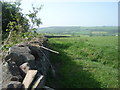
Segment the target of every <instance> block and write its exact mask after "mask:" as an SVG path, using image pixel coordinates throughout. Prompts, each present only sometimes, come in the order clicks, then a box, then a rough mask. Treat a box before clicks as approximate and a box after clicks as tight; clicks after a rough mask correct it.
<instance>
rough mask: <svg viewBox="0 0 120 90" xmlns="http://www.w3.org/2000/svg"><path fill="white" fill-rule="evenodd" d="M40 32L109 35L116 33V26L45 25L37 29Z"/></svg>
mask: <svg viewBox="0 0 120 90" xmlns="http://www.w3.org/2000/svg"><path fill="white" fill-rule="evenodd" d="M38 32H40V33H46V34H52V35H54V34H55V35H56V34H57V35H72V36H74V35H89V36H111V35H117V34H118V27H116V26H96V27H82V26H61V27H46V28H40V29H38Z"/></svg>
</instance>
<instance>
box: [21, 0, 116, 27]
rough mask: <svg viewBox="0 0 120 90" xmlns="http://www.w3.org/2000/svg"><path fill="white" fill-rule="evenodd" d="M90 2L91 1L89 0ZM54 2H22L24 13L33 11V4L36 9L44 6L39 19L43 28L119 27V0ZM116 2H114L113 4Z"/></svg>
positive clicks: (52, 0)
mask: <svg viewBox="0 0 120 90" xmlns="http://www.w3.org/2000/svg"><path fill="white" fill-rule="evenodd" d="M88 1H89V0H88ZM88 1H86V2H82V1H78V0H70V1H69V0H68V1H66V0H65V1H60V0H59V1H57V0H56V1H54V0H51V1H50V0H49V2H48V1H47V0H45V1H44V2H39V1H38V0H37V1H35V0H34V1H32V0H30V1H27V0H26V1H25V0H23V1H22V5H21V8H23V11H22V12H23V13H28V11H29V10H31V4H34V5H35V6H36V7H38V6H40V5H41V4H43V5H44V6H43V8H42V10H41V11H40V13H39V15H38V17H40V18H41V20H42V22H43V24H42V25H41V27H49V26H117V25H118V2H117V0H107V2H105V0H104V1H103V2H100V1H99V2H98V1H97V0H96V1H95V0H92V1H89V2H88ZM113 1H114V2H113Z"/></svg>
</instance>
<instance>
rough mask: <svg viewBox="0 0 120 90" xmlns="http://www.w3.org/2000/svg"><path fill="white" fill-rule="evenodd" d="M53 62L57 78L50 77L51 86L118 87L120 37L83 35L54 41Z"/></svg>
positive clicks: (49, 83)
mask: <svg viewBox="0 0 120 90" xmlns="http://www.w3.org/2000/svg"><path fill="white" fill-rule="evenodd" d="M49 48H51V49H53V50H56V51H58V52H60V54H59V55H56V54H54V53H51V55H50V60H51V62H52V64H53V66H54V68H55V70H56V78H52V76H50V75H49V77H48V78H47V81H46V82H47V84H48V85H49V86H51V87H54V88H117V87H118V69H117V68H118V37H116V36H93V37H88V36H81V37H70V38H50V39H49Z"/></svg>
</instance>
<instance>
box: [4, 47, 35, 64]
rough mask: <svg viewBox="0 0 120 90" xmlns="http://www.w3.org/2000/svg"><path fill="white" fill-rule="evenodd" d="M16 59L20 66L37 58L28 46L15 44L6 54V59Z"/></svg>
mask: <svg viewBox="0 0 120 90" xmlns="http://www.w3.org/2000/svg"><path fill="white" fill-rule="evenodd" d="M8 60H10V61H14V62H15V63H16V64H17V65H18V66H20V65H21V64H23V63H25V62H27V61H29V60H35V57H34V56H33V55H32V54H31V50H30V49H29V48H28V47H17V46H13V47H11V48H10V50H9V54H8V55H7V56H6V58H5V61H8Z"/></svg>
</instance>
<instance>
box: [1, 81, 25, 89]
mask: <svg viewBox="0 0 120 90" xmlns="http://www.w3.org/2000/svg"><path fill="white" fill-rule="evenodd" d="M3 88H4V90H15V89H16V90H17V89H20V90H23V88H24V86H23V84H22V83H21V82H18V81H11V82H9V83H7V84H6V85H4V87H3Z"/></svg>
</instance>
